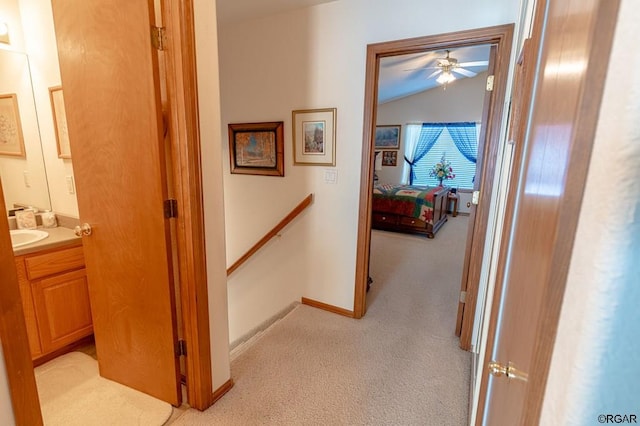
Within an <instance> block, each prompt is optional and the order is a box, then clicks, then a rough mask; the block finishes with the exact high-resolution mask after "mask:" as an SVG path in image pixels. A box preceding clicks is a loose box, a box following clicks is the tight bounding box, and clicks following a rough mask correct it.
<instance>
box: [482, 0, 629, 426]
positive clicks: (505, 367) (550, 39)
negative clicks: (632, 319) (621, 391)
mask: <svg viewBox="0 0 640 426" xmlns="http://www.w3.org/2000/svg"><path fill="white" fill-rule="evenodd" d="M618 4H619V3H618V2H617V1H609V0H590V1H584V2H573V3H571V7H567V4H565V3H564V2H552V1H545V0H539V1H538V3H537V4H536V13H535V22H534V28H533V34H532V41H531V44H532V46H531V49H530V52H531V54H532V55H534V58H533V60H534V61H535V62H536V64H537V65H536V66H537V70H536V73H535V75H536V77H535V78H536V81H535V85H534V87H535V95H534V98H533V99H532V101H531V102H529V103H528V105H527V108H526V111H523V113H522V114H519V116H520V118H521V119H522V120H523V121H524V123H523V124H524V125H525V127H526V137H525V138H524V139H522V140H516V144H524V146H523V147H522V148H523V149H524V154H523V155H522V165H521V166H520V169H521V170H520V171H519V172H517V173H513V171H512V176H511V183H510V185H512V186H513V188H510V190H509V191H510V192H509V199H508V204H507V210H506V220H505V232H504V234H503V238H502V242H501V247H500V258H499V264H498V273H497V278H496V289H495V293H494V301H493V305H492V311H491V318H490V325H489V332H488V337H487V347H486V351H485V354H484V362H483V366H482V376H481V387H480V396H479V407H478V414H477V416H476V419H475V424H476V425H481V424H490V425H516V424H522V425H530V424H539V421H540V411H541V408H542V403H543V399H544V393H545V387H546V381H547V375H548V371H549V365H550V362H551V355H552V351H553V343H554V340H555V335H556V330H557V327H558V320H559V315H560V308H561V306H562V298H563V294H564V291H565V286H566V279H567V274H568V270H569V265H570V261H571V255H572V251H573V242H574V238H575V231H576V228H577V222H578V217H579V213H580V210H581V208H582V196H583V190H584V182H585V179H586V176H587V170H588V166H589V159H590V154H591V150H592V147H593V140H594V136H595V130H596V124H597V121H598V113H599V111H600V101H601V97H602V90H603V86H604V81H605V78H604V76H605V75H606V71H607V67H608V57H609V50H610V48H611V42H612V38H613V31H614V29H615V22H616V18H615V17H616V14H617V8H618ZM542 41H544V43H543V42H542ZM539 46H542V48H541V50H540V53H539V57H538V52H539V49H538V47H539ZM525 55H526V52H525ZM525 60H526V61H528V60H529V59H528V58H525ZM576 64H580V67H576ZM525 72H526V71H525ZM525 79H526V76H525ZM517 126H518V127H519V126H520V124H519V123H518V124H517ZM516 171H517V169H516Z"/></svg>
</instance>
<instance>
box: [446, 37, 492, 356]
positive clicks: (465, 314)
mask: <svg viewBox="0 0 640 426" xmlns="http://www.w3.org/2000/svg"><path fill="white" fill-rule="evenodd" d="M497 53H498V48H497V46H496V45H493V46H491V49H490V50H489V67H488V69H487V74H488V75H489V76H490V78H492V77H491V76H495V73H496V55H497ZM489 89H490V87H489V83H487V90H486V91H485V92H484V103H483V105H482V128H481V129H480V138H479V139H480V141H482V143H481V144H480V146H481V147H482V149H479V150H478V157H477V161H476V179H475V180H474V183H473V190H474V191H482V187H481V186H480V185H481V183H482V175H483V173H482V170H483V168H482V167H483V161H484V159H485V158H486V154H485V152H486V151H487V148H488V147H489V146H490V143H489V141H488V140H487V135H488V132H487V127H488V124H489V120H490V118H491V113H492V111H493V88H491V90H489ZM491 179H493V177H491ZM476 212H477V208H476V205H475V204H473V203H472V204H471V207H470V209H469V228H468V229H467V246H466V248H465V252H464V263H463V269H462V279H461V281H460V294H461V295H464V297H462V296H461V297H460V301H459V303H458V315H457V318H456V331H455V332H456V336H460V347H462V348H463V349H466V350H469V349H470V348H471V334H472V331H473V321H474V319H475V318H474V317H475V306H476V303H475V300H476V299H477V294H478V290H479V288H478V287H479V284H480V269H481V268H482V254H481V253H482V250H483V247H484V239H485V235H484V233H483V234H482V235H480V233H478V234H476V232H477V231H478V228H481V227H482V226H484V229H485V233H486V223H483V222H481V221H478V223H476ZM476 225H477V226H476ZM481 225H482V226H481ZM472 253H473V257H472ZM463 325H464V326H465V327H463Z"/></svg>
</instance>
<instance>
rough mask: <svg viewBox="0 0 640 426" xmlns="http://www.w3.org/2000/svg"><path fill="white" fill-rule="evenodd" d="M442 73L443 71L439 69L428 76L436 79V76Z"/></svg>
mask: <svg viewBox="0 0 640 426" xmlns="http://www.w3.org/2000/svg"><path fill="white" fill-rule="evenodd" d="M441 72H442V70H441V69H437V70H435V71H434V72H432V73H431V74H429V75H428V76H427V78H431V77H435V76H436V75H438V74H440V73H441Z"/></svg>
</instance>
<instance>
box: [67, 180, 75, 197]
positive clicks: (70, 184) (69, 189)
mask: <svg viewBox="0 0 640 426" xmlns="http://www.w3.org/2000/svg"><path fill="white" fill-rule="evenodd" d="M65 179H66V181H67V192H68V193H69V194H75V193H76V184H75V182H74V181H73V176H67V177H66V178H65Z"/></svg>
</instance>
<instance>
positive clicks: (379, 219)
mask: <svg viewBox="0 0 640 426" xmlns="http://www.w3.org/2000/svg"><path fill="white" fill-rule="evenodd" d="M372 218H373V221H374V222H376V223H389V224H392V225H397V224H398V216H396V215H394V214H385V213H374V214H373V216H372Z"/></svg>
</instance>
